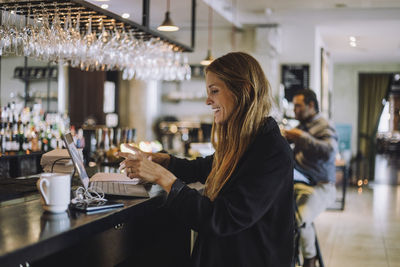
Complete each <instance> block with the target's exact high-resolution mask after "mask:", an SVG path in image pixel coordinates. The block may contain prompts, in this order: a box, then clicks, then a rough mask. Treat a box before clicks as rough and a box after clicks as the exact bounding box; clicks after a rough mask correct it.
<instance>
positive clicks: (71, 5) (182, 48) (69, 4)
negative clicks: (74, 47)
mask: <svg viewBox="0 0 400 267" xmlns="http://www.w3.org/2000/svg"><path fill="white" fill-rule="evenodd" d="M144 2H147V4H149V3H148V0H144ZM0 3H1V6H0V10H14V9H15V7H16V6H18V9H17V11H16V12H17V15H24V16H28V14H29V15H30V19H33V18H34V15H33V14H34V12H33V11H34V10H41V9H42V8H43V7H44V8H45V9H46V12H47V14H48V17H49V18H53V17H55V16H56V14H58V15H60V16H66V15H68V14H70V15H71V19H72V21H74V20H75V21H76V20H77V16H78V14H80V30H81V31H85V29H86V25H87V23H88V22H89V18H92V27H93V28H92V29H93V31H95V32H96V34H98V35H100V34H101V27H100V26H101V25H104V27H106V28H111V27H113V26H114V25H115V27H117V28H118V29H122V28H124V29H125V30H126V31H131V32H132V34H133V35H134V36H135V37H140V38H142V39H143V40H149V39H151V38H158V39H160V40H162V41H164V42H167V43H168V44H170V45H172V46H173V47H174V48H173V50H174V51H176V52H193V48H194V23H193V18H192V44H191V47H189V46H187V45H184V44H181V43H179V42H177V41H175V40H172V39H170V38H168V37H167V36H165V35H163V34H161V33H159V32H157V31H153V30H151V29H150V28H149V27H148V15H149V14H146V15H147V18H146V19H147V20H146V21H144V22H146V23H144V25H141V24H138V23H136V22H133V21H131V20H128V19H124V18H122V17H121V16H119V15H117V14H115V13H112V12H110V11H108V10H105V9H102V8H101V7H98V6H96V5H94V4H91V3H89V2H86V1H81V0H66V1H47V0H40V1H36V0H34V1H13V2H10V1H5V0H0ZM195 8H196V0H193V1H192V16H193V14H195ZM29 10H30V12H29ZM61 23H63V22H61Z"/></svg>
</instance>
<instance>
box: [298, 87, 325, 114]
mask: <svg viewBox="0 0 400 267" xmlns="http://www.w3.org/2000/svg"><path fill="white" fill-rule="evenodd" d="M296 95H303V96H304V103H305V104H307V105H309V104H310V102H314V108H315V112H316V113H318V112H319V106H318V100H317V96H316V95H315V93H314V91H313V90H311V89H301V90H298V91H296V92H295V93H294V96H296Z"/></svg>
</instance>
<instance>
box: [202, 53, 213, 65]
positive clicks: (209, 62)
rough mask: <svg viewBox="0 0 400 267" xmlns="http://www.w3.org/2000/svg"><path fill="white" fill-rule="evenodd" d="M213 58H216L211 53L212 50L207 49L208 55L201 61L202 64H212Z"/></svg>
mask: <svg viewBox="0 0 400 267" xmlns="http://www.w3.org/2000/svg"><path fill="white" fill-rule="evenodd" d="M213 60H214V58H213V56H212V55H211V50H210V49H208V50H207V56H206V58H205V59H203V60H202V61H201V62H200V64H201V65H203V66H208V65H210V64H211V62H213Z"/></svg>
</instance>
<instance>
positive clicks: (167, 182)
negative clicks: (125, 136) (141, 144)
mask: <svg viewBox="0 0 400 267" xmlns="http://www.w3.org/2000/svg"><path fill="white" fill-rule="evenodd" d="M129 148H130V149H131V150H132V153H123V152H119V153H118V154H117V155H118V156H120V157H124V158H125V160H124V161H122V162H121V163H120V170H121V171H125V173H126V175H127V176H128V177H129V178H131V179H132V178H140V179H142V180H144V181H147V182H150V183H156V184H159V185H160V186H161V187H162V188H163V189H164V190H165V191H167V192H169V191H170V190H171V186H172V184H173V183H174V182H175V180H176V177H175V176H174V175H173V174H172V173H171V172H170V171H168V170H167V169H165V168H164V167H162V166H161V165H160V164H158V163H156V162H153V161H152V156H151V154H152V153H145V152H143V151H141V150H139V149H137V148H135V147H132V146H130V147H129ZM157 154H161V153H157Z"/></svg>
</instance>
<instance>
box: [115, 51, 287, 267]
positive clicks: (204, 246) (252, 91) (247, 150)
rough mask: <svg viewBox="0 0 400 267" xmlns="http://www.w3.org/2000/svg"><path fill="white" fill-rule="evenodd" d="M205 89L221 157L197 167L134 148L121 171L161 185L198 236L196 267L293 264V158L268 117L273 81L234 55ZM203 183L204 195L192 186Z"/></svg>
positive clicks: (216, 68) (217, 66)
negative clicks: (212, 115)
mask: <svg viewBox="0 0 400 267" xmlns="http://www.w3.org/2000/svg"><path fill="white" fill-rule="evenodd" d="M206 86H207V94H208V97H207V101H206V104H207V105H209V106H211V108H212V110H213V112H214V123H213V128H212V135H211V136H212V143H213V145H214V148H215V153H214V155H212V156H209V157H206V158H197V159H196V160H192V161H190V160H184V159H178V158H175V157H173V156H170V155H168V154H161V153H154V154H152V153H144V152H141V151H139V150H138V149H136V148H133V147H132V148H131V149H133V150H134V151H135V152H136V153H135V155H131V156H129V155H128V154H124V153H120V155H121V156H124V157H125V158H126V159H125V160H124V161H123V162H122V163H121V169H124V170H125V171H126V173H127V175H128V176H129V177H131V178H133V177H139V178H141V179H143V180H145V181H148V182H152V183H157V184H159V185H160V186H162V187H163V188H164V190H165V191H167V192H168V198H167V203H166V206H167V207H168V208H169V209H170V210H171V212H173V213H175V214H176V216H177V217H178V218H180V219H181V220H182V221H183V222H184V223H186V224H187V225H188V226H190V227H191V228H192V229H194V230H195V231H197V232H198V238H197V240H196V245H195V247H194V251H193V254H192V266H205V267H213V266H219V267H221V266H252V267H256V266H271V267H278V266H290V264H291V260H292V253H293V231H294V230H293V221H294V215H293V159H292V156H291V151H290V148H289V146H288V144H287V142H286V141H285V139H284V138H283V137H282V136H281V134H280V131H279V128H278V126H277V124H276V122H275V121H274V120H273V119H272V118H270V117H268V118H267V117H266V116H267V115H268V113H269V111H270V108H271V96H270V94H271V89H270V87H269V83H268V81H267V79H266V77H265V75H264V73H263V71H262V69H261V67H260V65H259V63H258V62H257V61H256V60H255V59H254V58H253V57H251V56H250V55H248V54H245V53H242V52H235V53H229V54H227V55H224V56H222V57H220V58H218V59H216V60H214V61H213V62H212V63H211V64H210V65H209V66H208V67H207V68H206ZM196 181H200V182H202V183H203V184H205V189H204V194H201V193H199V192H198V191H196V190H194V189H190V188H189V187H187V186H186V185H185V183H192V182H196Z"/></svg>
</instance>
